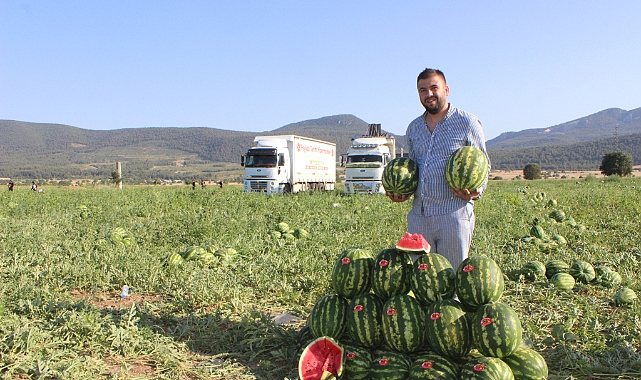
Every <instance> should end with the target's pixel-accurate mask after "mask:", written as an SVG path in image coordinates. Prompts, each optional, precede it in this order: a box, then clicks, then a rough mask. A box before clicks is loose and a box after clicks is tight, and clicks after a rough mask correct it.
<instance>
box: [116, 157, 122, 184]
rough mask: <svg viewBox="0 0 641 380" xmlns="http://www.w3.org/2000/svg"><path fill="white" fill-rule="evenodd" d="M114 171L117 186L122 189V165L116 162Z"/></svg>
mask: <svg viewBox="0 0 641 380" xmlns="http://www.w3.org/2000/svg"><path fill="white" fill-rule="evenodd" d="M116 172H117V173H118V188H119V189H120V190H122V165H121V164H120V162H116Z"/></svg>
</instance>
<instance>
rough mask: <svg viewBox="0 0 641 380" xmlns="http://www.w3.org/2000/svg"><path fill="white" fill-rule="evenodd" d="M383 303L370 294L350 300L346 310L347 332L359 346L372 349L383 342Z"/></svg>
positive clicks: (360, 295)
mask: <svg viewBox="0 0 641 380" xmlns="http://www.w3.org/2000/svg"><path fill="white" fill-rule="evenodd" d="M382 316H383V301H381V299H380V298H379V297H378V296H377V295H376V294H372V293H366V294H359V295H357V296H355V297H354V298H352V300H351V301H350V303H349V307H348V308H347V332H348V333H349V336H350V338H351V339H352V340H353V341H354V342H355V343H357V344H358V345H359V346H363V347H367V348H374V347H378V346H379V345H380V344H381V343H382V342H383V321H382V319H381V318H382Z"/></svg>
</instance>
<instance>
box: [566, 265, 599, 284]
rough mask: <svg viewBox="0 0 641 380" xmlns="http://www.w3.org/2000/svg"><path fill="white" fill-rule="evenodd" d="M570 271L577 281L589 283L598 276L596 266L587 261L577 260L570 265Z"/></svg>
mask: <svg viewBox="0 0 641 380" xmlns="http://www.w3.org/2000/svg"><path fill="white" fill-rule="evenodd" d="M568 273H570V274H571V275H572V277H574V279H575V280H576V281H577V282H580V283H582V284H587V283H588V282H590V281H592V280H594V279H595V278H596V273H595V272H594V267H593V266H592V264H590V263H588V262H586V261H577V262H575V263H574V264H572V266H571V267H570V269H569V271H568Z"/></svg>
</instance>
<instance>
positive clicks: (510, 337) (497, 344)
mask: <svg viewBox="0 0 641 380" xmlns="http://www.w3.org/2000/svg"><path fill="white" fill-rule="evenodd" d="M471 324H472V339H473V340H474V347H476V349H478V350H479V352H480V353H481V354H482V355H485V356H492V357H496V358H502V357H505V356H510V355H512V354H513V353H514V352H515V351H516V350H517V349H518V348H519V346H520V345H521V342H522V340H523V328H522V326H521V320H520V319H519V316H518V315H517V314H516V312H515V311H514V309H512V308H511V307H510V306H509V305H506V304H504V303H500V302H496V303H491V304H487V305H483V306H481V307H480V308H479V309H478V310H477V311H476V312H474V314H472V320H471Z"/></svg>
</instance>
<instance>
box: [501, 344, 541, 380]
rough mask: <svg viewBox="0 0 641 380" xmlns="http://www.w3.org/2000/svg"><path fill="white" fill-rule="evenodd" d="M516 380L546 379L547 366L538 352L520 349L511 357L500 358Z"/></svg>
mask: <svg viewBox="0 0 641 380" xmlns="http://www.w3.org/2000/svg"><path fill="white" fill-rule="evenodd" d="M501 360H503V361H504V362H505V364H507V365H508V366H509V367H510V369H511V370H512V373H513V374H514V378H515V379H516V380H541V379H547V378H548V364H547V363H546V362H545V359H544V358H543V356H541V354H539V353H538V352H536V351H534V350H532V349H530V348H525V347H520V348H519V349H518V350H516V351H515V352H514V353H513V354H512V355H510V356H506V357H504V358H501Z"/></svg>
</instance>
